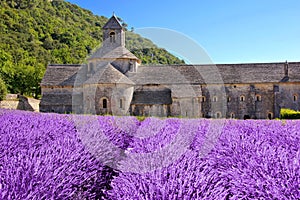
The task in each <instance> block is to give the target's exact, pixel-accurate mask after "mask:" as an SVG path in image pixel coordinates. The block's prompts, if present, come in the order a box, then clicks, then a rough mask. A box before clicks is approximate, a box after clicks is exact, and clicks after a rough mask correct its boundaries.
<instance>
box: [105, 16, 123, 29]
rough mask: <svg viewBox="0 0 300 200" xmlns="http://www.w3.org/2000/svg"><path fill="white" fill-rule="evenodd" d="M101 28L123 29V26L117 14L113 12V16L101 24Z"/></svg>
mask: <svg viewBox="0 0 300 200" xmlns="http://www.w3.org/2000/svg"><path fill="white" fill-rule="evenodd" d="M103 29H123V26H122V25H121V23H120V21H119V20H118V18H117V16H116V15H115V14H113V16H112V17H111V18H110V19H109V20H108V21H107V22H106V24H105V25H104V26H103Z"/></svg>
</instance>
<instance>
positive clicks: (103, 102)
mask: <svg viewBox="0 0 300 200" xmlns="http://www.w3.org/2000/svg"><path fill="white" fill-rule="evenodd" d="M102 108H107V99H103V100H102Z"/></svg>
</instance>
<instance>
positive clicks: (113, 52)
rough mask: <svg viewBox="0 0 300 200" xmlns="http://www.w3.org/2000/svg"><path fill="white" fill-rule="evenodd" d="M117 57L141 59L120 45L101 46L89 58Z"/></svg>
mask: <svg viewBox="0 0 300 200" xmlns="http://www.w3.org/2000/svg"><path fill="white" fill-rule="evenodd" d="M95 58H101V59H117V58H127V59H133V60H139V59H138V58H137V57H136V56H135V55H134V54H133V53H131V52H130V51H129V50H128V49H126V48H125V47H123V46H118V47H116V48H114V49H107V48H103V47H102V48H99V49H98V50H97V51H96V52H95V53H93V54H92V55H91V56H90V57H89V58H88V59H89V60H91V59H95Z"/></svg>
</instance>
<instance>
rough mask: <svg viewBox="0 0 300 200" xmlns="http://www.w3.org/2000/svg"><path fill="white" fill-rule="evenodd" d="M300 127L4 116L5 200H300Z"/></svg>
mask: <svg viewBox="0 0 300 200" xmlns="http://www.w3.org/2000/svg"><path fill="white" fill-rule="evenodd" d="M299 141H300V121H277V120H272V121H267V120H260V121H258V120H257V121H255V120H208V119H176V118H169V119H157V118H146V119H145V120H144V121H142V122H140V121H138V120H137V119H136V118H134V117H113V116H105V117H103V116H83V115H58V114H40V113H32V112H24V111H9V110H0V199H14V200H15V199H22V200H27V199H38V200H40V199H300V163H299V162H300V142H299Z"/></svg>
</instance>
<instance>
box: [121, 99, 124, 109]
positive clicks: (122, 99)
mask: <svg viewBox="0 0 300 200" xmlns="http://www.w3.org/2000/svg"><path fill="white" fill-rule="evenodd" d="M123 103H124V102H123V99H120V108H123Z"/></svg>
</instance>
